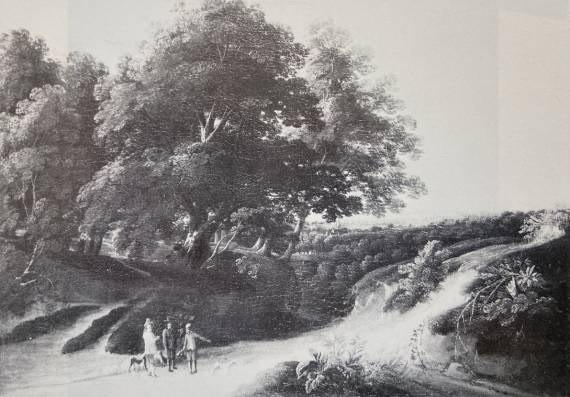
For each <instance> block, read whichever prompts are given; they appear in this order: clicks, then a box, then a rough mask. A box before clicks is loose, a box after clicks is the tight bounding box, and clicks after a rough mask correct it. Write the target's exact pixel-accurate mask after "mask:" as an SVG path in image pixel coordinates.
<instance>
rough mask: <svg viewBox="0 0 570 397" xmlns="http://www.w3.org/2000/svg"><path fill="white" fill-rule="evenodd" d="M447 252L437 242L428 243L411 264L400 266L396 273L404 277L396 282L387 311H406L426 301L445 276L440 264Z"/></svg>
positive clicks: (445, 257)
mask: <svg viewBox="0 0 570 397" xmlns="http://www.w3.org/2000/svg"><path fill="white" fill-rule="evenodd" d="M448 256H449V252H448V251H447V250H445V249H443V248H442V244H441V242H440V241H438V240H432V241H429V242H428V243H427V244H426V245H425V246H424V248H423V249H422V250H421V251H420V252H419V253H418V256H416V258H415V259H414V261H413V262H410V263H406V264H404V265H400V266H399V267H398V272H399V273H400V274H402V275H404V277H403V278H401V279H400V280H399V281H398V289H397V290H396V292H394V294H393V295H392V296H391V297H390V299H388V301H387V302H386V307H387V309H389V310H394V309H397V310H400V311H406V310H409V309H411V308H412V307H413V306H415V305H416V304H417V303H419V302H421V301H424V300H426V299H427V297H428V296H429V294H430V293H431V292H432V291H434V290H435V289H436V288H437V287H438V286H439V284H440V283H441V282H442V281H443V279H444V278H445V274H446V269H444V267H443V265H442V262H443V260H444V259H447V257H448Z"/></svg>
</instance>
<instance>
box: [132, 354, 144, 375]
mask: <svg viewBox="0 0 570 397" xmlns="http://www.w3.org/2000/svg"><path fill="white" fill-rule="evenodd" d="M142 369H144V370H145V371H146V358H145V357H141V358H138V357H131V363H130V365H129V372H131V370H132V371H140V370H142Z"/></svg>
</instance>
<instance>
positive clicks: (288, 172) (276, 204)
mask: <svg viewBox="0 0 570 397" xmlns="http://www.w3.org/2000/svg"><path fill="white" fill-rule="evenodd" d="M313 33H314V34H313V39H312V41H311V47H310V49H308V48H306V47H304V46H303V45H301V44H299V43H297V42H295V40H294V38H293V36H292V34H291V33H290V32H289V31H288V30H286V29H284V28H282V27H280V26H277V25H275V24H272V23H269V22H268V21H267V20H266V19H265V16H264V14H263V12H261V11H260V10H259V9H258V8H257V7H250V6H247V5H245V4H244V3H243V2H242V1H240V0H227V1H225V0H215V1H208V2H205V3H204V5H203V6H202V7H201V8H200V9H197V10H190V11H188V10H185V9H183V10H180V11H179V12H178V14H177V18H176V20H175V22H174V24H173V25H172V26H171V27H170V28H168V29H165V30H162V31H159V32H158V33H157V34H156V37H155V39H154V41H153V42H152V44H150V45H148V46H147V48H146V49H145V51H144V52H143V57H142V59H140V60H139V62H138V65H137V63H136V62H133V60H132V59H130V58H129V59H126V60H125V61H124V62H122V63H121V67H120V69H121V70H120V73H119V75H118V76H117V77H113V78H109V79H107V80H106V81H104V82H102V83H101V84H100V85H99V86H98V87H97V88H96V90H95V91H96V92H97V95H98V97H99V98H101V99H103V102H102V105H101V106H100V109H99V112H98V113H97V115H96V116H95V121H96V122H97V127H96V139H97V142H98V144H99V145H100V146H101V147H102V148H104V150H105V152H106V154H107V156H110V157H111V158H112V160H111V162H110V163H109V164H108V165H107V166H105V167H104V168H103V169H102V170H101V171H100V172H99V173H97V175H96V176H95V178H94V179H93V180H92V181H91V182H90V183H89V184H87V185H86V186H85V187H84V188H83V189H82V191H81V194H80V195H79V201H80V203H81V204H82V205H83V206H84V207H85V208H86V217H85V219H84V224H83V226H82V228H83V229H82V230H98V232H99V233H104V231H105V230H106V227H107V226H108V225H109V224H110V223H111V222H118V224H119V225H120V234H119V236H120V237H119V239H118V240H117V241H118V242H119V245H121V247H122V248H126V247H131V248H133V247H136V246H140V245H148V244H152V242H153V241H156V238H157V236H158V235H163V236H164V235H167V234H172V233H176V232H177V231H178V232H179V231H180V229H181V228H180V226H181V225H182V230H184V233H185V234H186V237H185V238H184V241H185V242H184V246H185V248H186V250H187V251H188V253H189V255H188V257H189V263H190V264H191V265H192V266H193V267H199V266H201V265H202V263H203V262H204V261H205V260H206V259H207V258H208V256H209V251H210V247H209V240H210V238H211V237H212V235H213V234H214V233H215V232H216V230H217V229H218V228H219V227H220V225H223V224H228V222H229V223H231V222H234V223H235V222H238V223H239V224H240V225H243V224H251V225H252V227H257V228H261V229H262V233H264V234H266V235H267V236H266V237H264V238H265V239H266V241H265V242H263V241H262V242H261V245H262V246H265V247H266V249H265V250H264V252H265V253H270V252H271V249H270V246H269V245H270V244H269V243H268V241H267V239H269V240H271V239H272V237H274V236H272V234H274V231H275V230H280V232H281V233H282V232H283V231H284V230H286V228H278V227H273V226H271V225H272V224H273V222H274V221H275V220H276V219H280V220H281V222H286V221H291V220H292V219H294V218H296V226H295V227H294V229H293V231H292V232H289V235H290V240H291V241H290V243H289V248H288V249H287V251H286V252H285V254H284V258H288V257H289V256H290V255H291V253H292V252H293V250H294V248H295V244H296V242H297V240H298V238H299V233H300V232H301V229H302V227H303V224H304V222H305V218H306V216H307V215H308V214H309V213H311V212H313V213H317V214H322V215H323V217H324V219H325V220H327V221H334V220H335V219H337V218H338V217H342V216H349V215H352V214H354V213H357V212H359V211H361V210H362V208H363V204H364V208H365V209H366V210H368V211H370V212H372V213H375V214H381V213H383V212H384V210H385V209H386V208H397V207H399V206H400V205H401V201H400V200H399V198H398V197H397V196H398V195H399V194H401V193H406V192H407V193H412V194H413V193H417V192H418V191H420V190H421V187H422V186H421V184H419V183H418V181H417V180H416V179H414V178H409V177H407V176H406V175H405V173H404V171H403V169H404V162H403V160H402V159H401V157H400V156H401V155H402V154H406V153H414V152H415V151H416V141H417V139H416V138H415V136H414V135H413V134H412V133H411V132H410V130H411V129H412V128H413V121H412V120H411V119H409V118H406V117H404V116H402V115H400V113H399V110H400V108H399V107H398V102H397V101H396V100H395V99H394V98H393V97H392V96H391V95H390V94H389V93H388V91H387V90H386V87H385V86H383V85H381V84H375V85H372V86H367V85H365V84H363V83H362V81H361V79H360V74H362V73H363V72H364V71H365V69H367V68H368V67H369V63H367V62H366V59H365V58H363V57H358V56H356V55H355V53H354V52H352V51H351V49H350V46H349V43H348V41H347V40H346V39H345V38H343V36H342V33H339V32H338V31H336V30H335V29H333V28H331V27H330V26H325V27H324V28H319V29H316V30H315V31H314V32H313ZM307 59H308V61H309V62H308V64H307V65H306V66H307V67H306V71H307V73H305V74H306V75H307V78H304V77H302V73H301V71H302V69H303V67H305V61H306V60H307ZM248 208H249V209H251V210H253V212H251V210H247V209H248ZM256 208H258V209H259V208H265V210H263V211H257V212H256V210H255V209H256ZM240 209H241V210H240ZM239 211H241V212H239ZM232 214H233V215H232ZM237 214H241V215H237ZM262 216H267V217H268V218H267V220H266V221H261V218H262ZM173 225H177V226H173ZM240 227H241V226H240ZM269 229H271V230H272V231H271V232H270V233H268V230H269ZM258 245H259V244H258ZM258 248H259V247H258Z"/></svg>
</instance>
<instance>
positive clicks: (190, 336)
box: [178, 323, 212, 374]
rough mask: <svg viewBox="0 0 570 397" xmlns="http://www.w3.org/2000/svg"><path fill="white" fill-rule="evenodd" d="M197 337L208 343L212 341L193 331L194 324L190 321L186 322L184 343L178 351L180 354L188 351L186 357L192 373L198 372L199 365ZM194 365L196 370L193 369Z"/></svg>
mask: <svg viewBox="0 0 570 397" xmlns="http://www.w3.org/2000/svg"><path fill="white" fill-rule="evenodd" d="M196 339H200V340H203V341H204V342H208V343H211V342H212V341H211V340H210V339H208V338H204V337H203V336H201V335H199V334H197V333H196V332H194V331H192V325H191V324H190V323H188V324H186V333H185V334H184V344H183V345H182V350H181V351H180V352H178V354H181V353H186V359H187V360H188V369H189V370H190V373H191V374H195V373H196V372H198V366H197V363H198V362H197V357H198V352H197V348H198V345H197V344H196ZM192 366H193V367H194V370H192Z"/></svg>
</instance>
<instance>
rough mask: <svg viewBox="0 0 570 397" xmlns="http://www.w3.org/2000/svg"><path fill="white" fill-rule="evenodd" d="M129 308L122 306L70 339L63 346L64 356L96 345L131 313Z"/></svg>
mask: <svg viewBox="0 0 570 397" xmlns="http://www.w3.org/2000/svg"><path fill="white" fill-rule="evenodd" d="M129 309H130V307H129V306H121V307H117V308H115V309H113V310H111V311H110V312H109V313H108V314H106V315H105V316H103V317H101V318H98V319H96V320H94V321H93V323H91V325H90V326H89V328H87V330H85V332H83V333H82V334H80V335H78V336H76V337H74V338H72V339H69V340H68V341H67V342H65V345H63V348H62V349H61V352H62V353H63V354H66V353H73V352H76V351H79V350H83V349H85V348H86V347H88V346H90V345H93V344H94V343H96V342H97V341H98V340H99V339H100V338H101V337H102V336H103V335H105V334H106V333H107V332H108V331H109V329H110V328H111V327H112V326H113V325H115V324H116V323H117V321H119V320H120V319H121V318H123V316H124V315H125V314H126V313H127V312H128V311H129Z"/></svg>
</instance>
